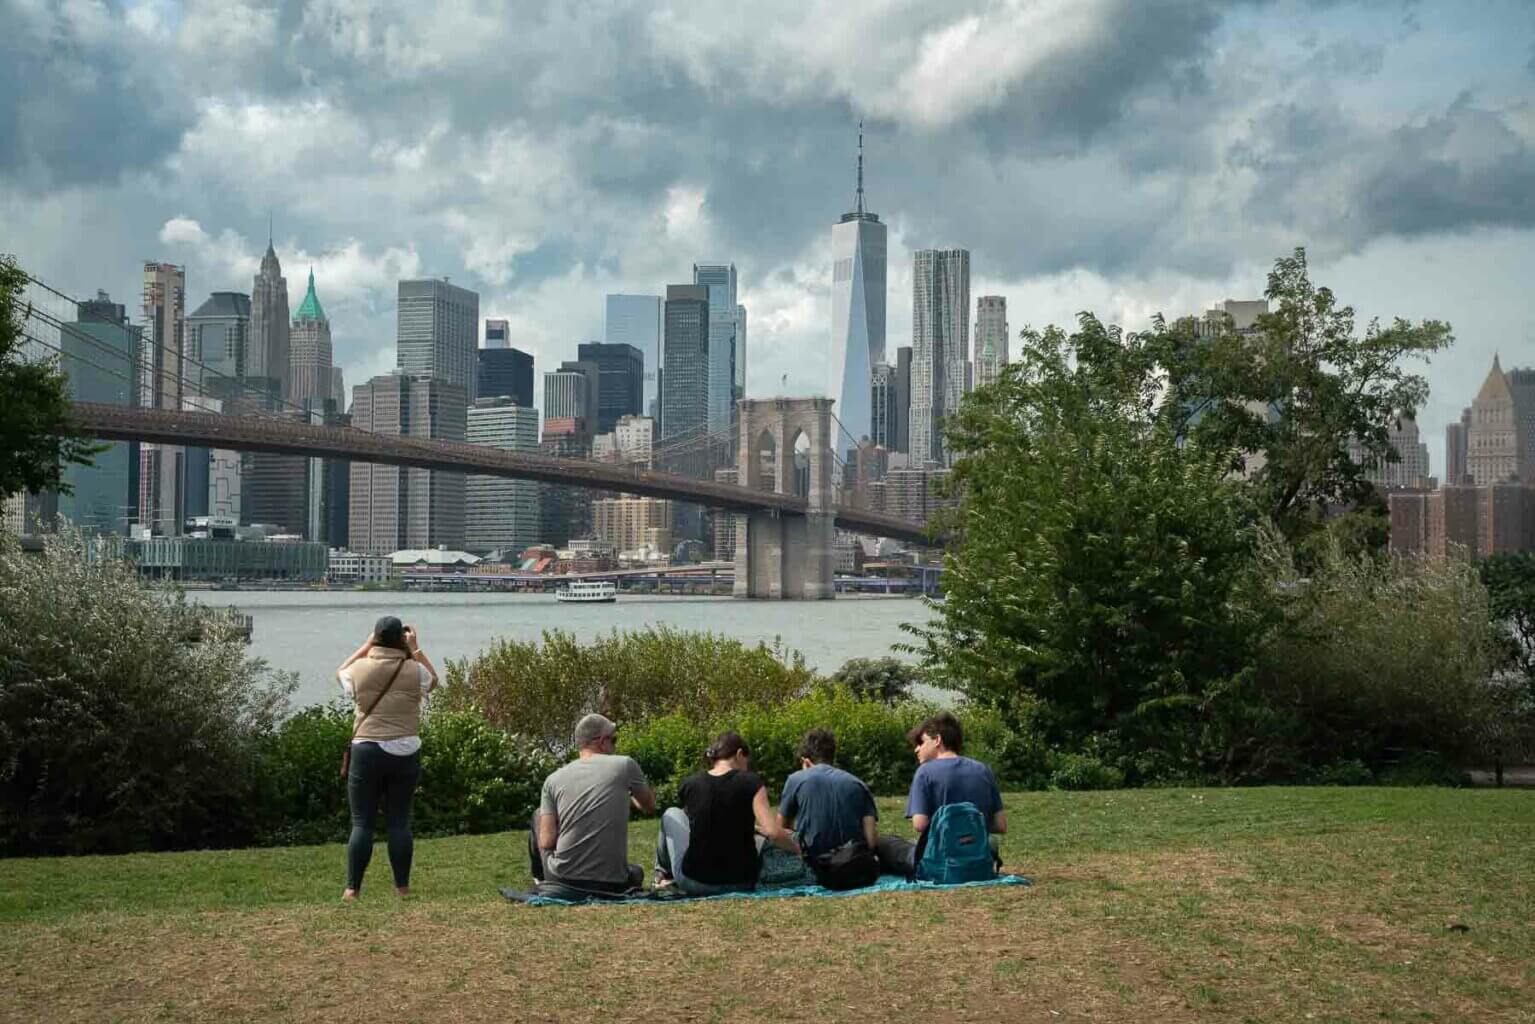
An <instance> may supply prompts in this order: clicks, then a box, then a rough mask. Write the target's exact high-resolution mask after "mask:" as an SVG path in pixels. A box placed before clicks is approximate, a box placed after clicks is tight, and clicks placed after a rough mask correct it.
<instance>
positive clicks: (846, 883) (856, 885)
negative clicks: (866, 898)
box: [810, 839, 879, 891]
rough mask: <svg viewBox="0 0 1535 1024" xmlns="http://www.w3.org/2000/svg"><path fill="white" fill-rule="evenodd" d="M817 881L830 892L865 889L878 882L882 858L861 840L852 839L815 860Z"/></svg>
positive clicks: (814, 866)
mask: <svg viewBox="0 0 1535 1024" xmlns="http://www.w3.org/2000/svg"><path fill="white" fill-rule="evenodd" d="M810 870H811V871H813V872H815V880H816V881H817V882H819V883H820V884H821V885H823V886H825V887H826V888H828V889H836V890H838V891H844V890H847V889H862V888H863V887H864V886H866V885H873V884H874V883H875V882H877V881H879V857H878V856H876V855H875V853H874V851H873V850H871V849H869V844H868V843H865V842H864V841H863V840H862V839H850V840H848V841H847V842H845V843H843V844H842V845H841V846H839V847H837V848H836V849H835V850H832V851H830V852H828V853H822V854H819V855H817V856H816V857H814V858H812V859H811V861H810Z"/></svg>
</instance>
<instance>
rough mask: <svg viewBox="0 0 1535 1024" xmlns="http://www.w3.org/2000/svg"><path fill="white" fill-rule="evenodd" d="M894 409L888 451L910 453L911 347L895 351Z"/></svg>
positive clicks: (904, 346) (902, 347)
mask: <svg viewBox="0 0 1535 1024" xmlns="http://www.w3.org/2000/svg"><path fill="white" fill-rule="evenodd" d="M892 390H893V391H894V392H895V395H894V397H893V399H892V402H893V404H894V409H892V410H891V413H890V450H891V451H893V452H909V451H911V429H910V427H911V346H910V345H902V346H901V347H900V348H898V349H896V350H895V381H894V384H893V385H892Z"/></svg>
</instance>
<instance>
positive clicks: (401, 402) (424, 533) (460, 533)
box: [348, 321, 472, 554]
mask: <svg viewBox="0 0 1535 1024" xmlns="http://www.w3.org/2000/svg"><path fill="white" fill-rule="evenodd" d="M471 322H472V321H471ZM352 425H353V426H355V427H357V428H359V429H361V430H367V431H370V432H372V433H375V434H383V435H385V436H392V437H428V438H434V439H439V440H444V441H462V440H464V437H465V434H466V433H467V411H466V407H465V404H464V389H463V387H462V386H461V385H458V384H453V383H449V382H447V381H443V380H439V379H437V378H435V377H429V376H425V375H418V376H407V375H405V374H400V373H392V374H385V375H382V376H378V377H374V378H373V379H372V380H370V381H368V382H367V383H366V384H359V385H357V386H356V387H355V388H353V389H352ZM350 477H351V479H350V486H351V495H350V500H349V507H350V513H349V514H350V520H351V521H350V524H349V529H348V533H349V544H350V546H351V548H352V550H354V551H361V552H364V553H367V554H389V553H390V552H393V551H398V550H400V549H402V548H429V547H436V546H438V545H439V544H441V545H445V546H447V547H450V548H461V547H463V546H464V475H463V474H462V473H445V472H442V471H441V470H431V469H416V468H414V467H404V466H383V465H377V464H372V463H363V462H354V463H352V467H351V474H350Z"/></svg>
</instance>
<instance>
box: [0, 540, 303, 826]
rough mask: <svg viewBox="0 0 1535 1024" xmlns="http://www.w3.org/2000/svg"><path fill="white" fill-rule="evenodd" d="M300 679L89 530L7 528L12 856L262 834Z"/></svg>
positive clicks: (0, 795)
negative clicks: (263, 769) (281, 721)
mask: <svg viewBox="0 0 1535 1024" xmlns="http://www.w3.org/2000/svg"><path fill="white" fill-rule="evenodd" d="M294 685H295V680H294V679H293V677H291V676H286V675H282V674H279V673H274V672H272V671H270V670H268V669H267V668H266V667H265V666H264V665H263V664H262V663H261V662H260V661H257V660H255V659H252V658H249V657H247V656H246V649H245V645H244V643H243V641H242V640H241V638H239V637H237V636H235V635H234V634H233V633H232V632H231V631H230V630H228V629H227V628H224V627H221V626H219V625H217V624H216V623H214V622H212V621H210V620H209V617H208V614H207V612H206V611H205V610H204V609H202V608H200V607H199V606H197V605H193V604H189V603H188V602H187V601H186V599H185V597H184V595H183V594H181V593H180V592H179V591H177V590H174V589H172V588H169V587H165V586H161V585H157V584H154V583H150V582H146V581H144V580H141V579H140V578H139V576H138V574H137V571H136V570H135V568H134V567H133V566H132V565H131V564H130V563H128V562H126V561H123V560H121V559H119V558H116V557H110V556H109V552H108V551H107V550H105V549H101V548H98V549H95V553H94V554H93V550H92V548H90V547H89V546H88V545H87V544H86V543H85V541H84V540H82V538H81V537H80V536H79V535H78V534H75V533H72V532H69V533H64V534H61V535H59V536H57V537H53V538H50V539H49V540H48V542H47V544H46V546H45V548H44V551H43V553H42V554H41V555H31V554H22V553H21V551H20V549H19V546H18V545H17V544H16V543H15V542H14V541H13V540H11V539H10V538H9V537H6V536H3V535H0V853H8V854H40V853H116V852H125V851H130V850H155V849H172V848H185V847H200V846H229V845H238V844H241V843H245V842H249V841H250V839H251V838H252V836H253V835H254V834H255V833H256V832H257V830H258V822H257V819H256V814H255V811H256V807H257V799H256V795H257V781H256V780H257V778H258V770H257V769H258V761H259V750H260V747H261V744H262V742H263V739H264V738H265V737H266V736H268V735H269V734H270V733H271V731H272V729H273V728H274V727H275V725H276V722H277V720H278V718H279V716H280V715H281V713H282V711H283V710H284V708H285V707H286V703H287V697H288V695H289V693H291V692H292V689H293V686H294Z"/></svg>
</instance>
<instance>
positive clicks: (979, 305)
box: [975, 295, 1007, 388]
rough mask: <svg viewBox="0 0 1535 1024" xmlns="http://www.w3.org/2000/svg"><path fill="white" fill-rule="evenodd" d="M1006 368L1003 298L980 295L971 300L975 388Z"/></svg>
mask: <svg viewBox="0 0 1535 1024" xmlns="http://www.w3.org/2000/svg"><path fill="white" fill-rule="evenodd" d="M1006 365H1007V299H1005V298H1003V297H1002V296H1001V295H982V296H981V297H980V298H978V299H976V300H975V386H976V387H978V388H983V387H985V386H986V385H988V384H990V383H991V382H992V381H994V380H996V379H997V377H998V376H1000V375H1001V373H1002V367H1004V366H1006Z"/></svg>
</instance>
